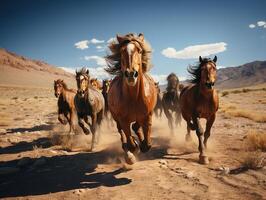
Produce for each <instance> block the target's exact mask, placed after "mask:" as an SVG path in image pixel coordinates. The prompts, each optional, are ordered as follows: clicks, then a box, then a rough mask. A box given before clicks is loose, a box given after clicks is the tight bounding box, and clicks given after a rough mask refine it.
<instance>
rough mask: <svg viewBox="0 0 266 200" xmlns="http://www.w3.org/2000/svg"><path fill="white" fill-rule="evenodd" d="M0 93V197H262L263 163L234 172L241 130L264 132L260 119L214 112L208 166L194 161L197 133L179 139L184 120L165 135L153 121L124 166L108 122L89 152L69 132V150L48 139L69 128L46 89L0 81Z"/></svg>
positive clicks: (241, 150)
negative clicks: (141, 150)
mask: <svg viewBox="0 0 266 200" xmlns="http://www.w3.org/2000/svg"><path fill="white" fill-rule="evenodd" d="M0 93H1V97H0V198H3V199H145V200H147V199H171V200H172V199H185V200H187V199H237V200H239V199H251V200H254V199H265V198H266V168H265V167H264V168H262V169H258V170H251V169H249V170H234V169H241V166H242V161H241V159H242V156H243V155H245V153H246V152H245V136H246V134H247V132H248V131H250V130H255V131H262V132H265V130H266V124H265V123H257V122H255V121H253V120H250V119H246V118H241V117H230V116H228V115H226V114H225V113H223V112H221V111H219V112H218V116H217V119H216V121H215V124H214V126H213V130H212V135H211V137H210V140H209V149H208V155H209V157H210V164H209V165H200V164H198V162H197V161H198V151H197V138H196V137H195V134H194V136H193V142H192V143H189V144H188V143H186V142H185V141H184V138H185V132H186V128H185V124H184V122H183V123H182V126H181V127H178V128H176V130H175V133H174V135H171V134H170V131H169V129H168V127H167V121H166V119H165V118H164V117H163V118H162V119H154V123H153V134H152V138H153V147H152V149H151V151H150V152H148V153H147V154H139V155H138V162H137V163H136V164H135V165H133V166H128V165H125V164H124V160H123V156H122V151H121V144H120V137H119V134H118V133H117V132H116V129H115V126H114V125H110V126H108V125H107V124H106V123H105V124H104V126H103V127H102V130H101V137H100V142H99V144H98V146H97V147H96V150H95V151H94V152H89V151H87V150H86V149H88V147H89V146H90V144H89V143H90V141H91V137H90V136H76V137H74V136H73V137H71V145H70V146H71V149H72V151H69V150H68V149H67V148H66V147H65V146H60V145H54V144H53V143H52V142H51V139H50V138H51V137H53V135H57V134H67V131H68V126H63V125H60V124H59V122H58V121H57V113H56V111H57V108H56V103H57V99H56V98H55V97H54V96H53V90H52V89H35V88H26V87H23V88H22V87H9V86H5V87H3V86H1V87H0ZM265 101H266V92H265V91H259V92H251V93H248V94H229V95H228V96H226V97H222V98H221V103H222V105H223V104H232V103H233V104H235V105H238V107H239V108H242V107H241V104H242V105H243V108H248V109H252V110H254V109H255V110H257V111H258V112H260V110H261V111H262V112H265V110H266V104H265ZM254 102H255V103H254ZM80 149H82V150H80ZM230 170H232V171H231V173H229V174H228V171H230Z"/></svg>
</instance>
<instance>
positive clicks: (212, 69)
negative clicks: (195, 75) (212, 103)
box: [200, 56, 217, 90]
mask: <svg viewBox="0 0 266 200" xmlns="http://www.w3.org/2000/svg"><path fill="white" fill-rule="evenodd" d="M200 61H201V57H200ZM216 61H217V57H216V56H215V57H214V59H213V60H210V61H209V62H206V63H205V64H203V65H202V67H201V84H202V85H205V86H206V88H207V89H209V90H212V89H213V86H214V83H215V81H216V78H217V75H216V71H217V69H216Z"/></svg>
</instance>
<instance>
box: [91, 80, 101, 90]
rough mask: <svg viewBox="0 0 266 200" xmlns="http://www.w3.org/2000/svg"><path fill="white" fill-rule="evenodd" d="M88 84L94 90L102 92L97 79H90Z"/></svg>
mask: <svg viewBox="0 0 266 200" xmlns="http://www.w3.org/2000/svg"><path fill="white" fill-rule="evenodd" d="M90 84H91V86H92V87H93V88H94V89H97V90H102V86H101V82H100V81H99V80H98V79H97V78H91V79H90Z"/></svg>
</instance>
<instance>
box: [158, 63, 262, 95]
mask: <svg viewBox="0 0 266 200" xmlns="http://www.w3.org/2000/svg"><path fill="white" fill-rule="evenodd" d="M181 83H183V84H185V85H187V84H189V82H188V81H187V80H186V81H181ZM262 83H266V61H254V62H250V63H246V64H244V65H240V66H237V67H226V68H222V69H218V72H217V82H216V87H217V88H219V89H229V88H239V87H247V86H254V85H258V84H262ZM160 88H161V90H162V91H164V90H165V88H166V85H160Z"/></svg>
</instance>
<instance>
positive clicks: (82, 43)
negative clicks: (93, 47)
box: [74, 40, 89, 50]
mask: <svg viewBox="0 0 266 200" xmlns="http://www.w3.org/2000/svg"><path fill="white" fill-rule="evenodd" d="M74 45H75V47H76V48H77V49H81V50H83V49H87V48H89V46H88V45H89V41H88V40H83V41H79V42H77V43H75V44H74Z"/></svg>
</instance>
